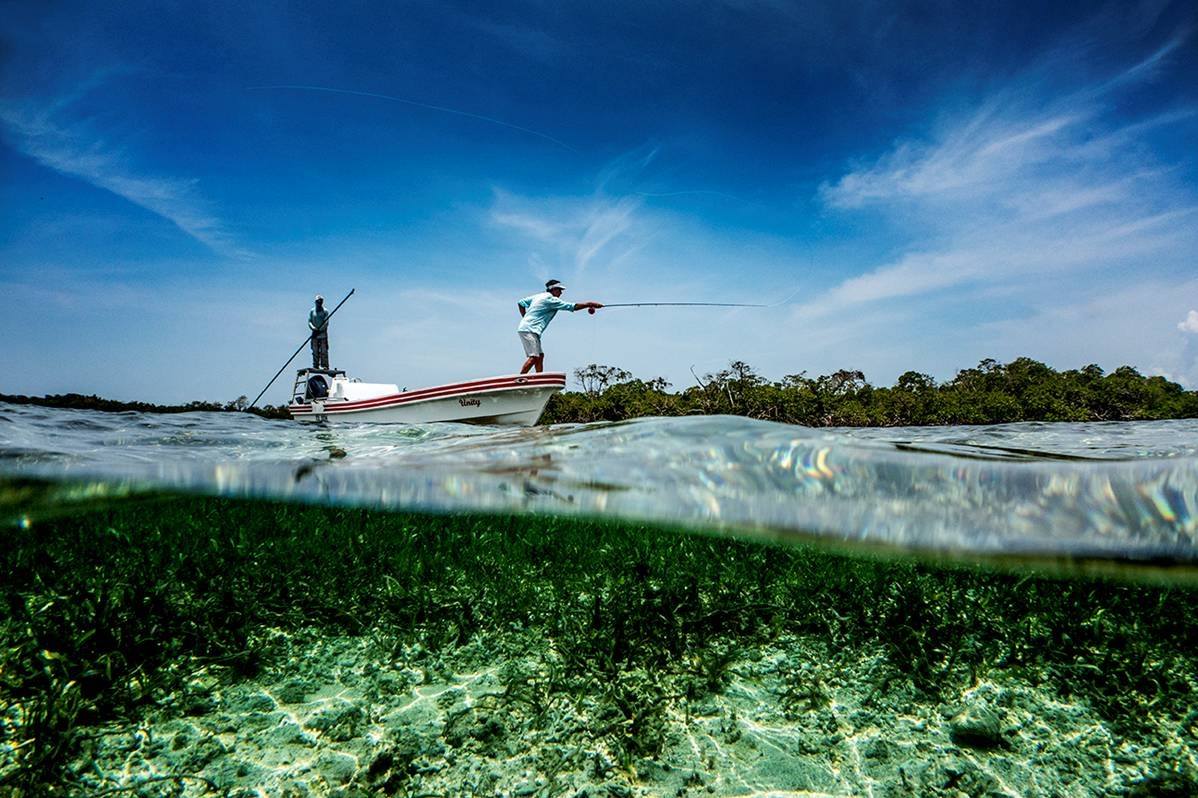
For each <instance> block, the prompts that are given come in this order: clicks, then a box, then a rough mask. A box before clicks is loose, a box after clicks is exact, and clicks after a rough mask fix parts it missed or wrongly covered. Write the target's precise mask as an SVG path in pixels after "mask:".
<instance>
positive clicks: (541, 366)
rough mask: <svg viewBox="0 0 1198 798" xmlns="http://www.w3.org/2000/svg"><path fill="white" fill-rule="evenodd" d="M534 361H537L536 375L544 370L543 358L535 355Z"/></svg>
mask: <svg viewBox="0 0 1198 798" xmlns="http://www.w3.org/2000/svg"><path fill="white" fill-rule="evenodd" d="M536 361H537V364H536V369H537V374H540V373H541V372H542V371H544V370H545V356H544V355H537V357H536Z"/></svg>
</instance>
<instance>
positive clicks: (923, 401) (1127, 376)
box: [542, 357, 1198, 427]
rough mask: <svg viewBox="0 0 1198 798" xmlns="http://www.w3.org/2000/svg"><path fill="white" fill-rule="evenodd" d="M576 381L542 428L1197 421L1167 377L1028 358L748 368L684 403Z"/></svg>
mask: <svg viewBox="0 0 1198 798" xmlns="http://www.w3.org/2000/svg"><path fill="white" fill-rule="evenodd" d="M574 375H575V377H576V378H577V379H578V380H579V382H580V384H582V385H583V387H584V390H583V391H582V392H580V393H575V392H566V393H562V394H559V395H557V396H555V397H553V399H552V400H550V403H549V406H548V408H547V409H546V412H545V415H544V417H543V418H542V421H543V422H544V423H548V424H555V423H562V422H590V421H623V420H625V419H629V418H638V417H643V416H684V415H694V414H717V413H719V414H728V415H739V416H748V417H750V418H758V419H763V420H767V421H781V422H785V423H789V424H804V425H807V426H850V427H863V426H918V425H925V424H1000V423H1006V422H1011V421H1130V420H1140V419H1162V418H1194V417H1198V391H1185V390H1183V389H1182V387H1181V386H1180V385H1178V384H1177V383H1174V382H1170V381H1168V380H1166V379H1165V378H1164V377H1145V376H1143V375H1141V374H1140V373H1139V372H1137V371H1136V370H1135V369H1133V368H1130V367H1128V366H1123V367H1121V368H1118V369H1116V370H1115V371H1113V372H1112V373H1110V374H1104V373H1103V371H1102V369H1100V368H1099V367H1098V366H1094V365H1090V366H1086V367H1085V368H1083V369H1080V370H1073V371H1056V370H1054V369H1052V368H1049V367H1048V366H1046V365H1044V364H1043V363H1040V362H1037V361H1035V360H1032V359H1031V358H1026V357H1021V358H1018V359H1016V360H1013V361H1011V362H1010V363H1007V364H1001V363H998V362H997V361H994V360H990V359H986V360H983V361H982V362H981V363H979V364H978V366H977V367H976V368H971V369H965V370H963V371H961V372H959V373H958V374H957V376H956V377H954V378H953V379H951V380H949V381H948V382H945V383H943V384H939V385H938V384H937V383H936V381H935V380H934V379H932V377H930V376H928V375H927V374H920V373H918V372H915V371H908V372H905V373H904V374H902V375H901V376H900V377H899V378H898V380H897V381H896V382H895V384H894V385H893V386H891V387H888V388H876V387H874V386H872V385H870V384H869V383H868V382H867V381H866V379H865V375H864V374H863V373H862V372H860V371H852V370H849V369H842V370H840V371H836V372H834V373H832V374H829V375H825V376H820V377H815V378H811V377H808V376H807V374H806V372H800V373H798V374H790V375H787V376H785V377H783V378H782V379H781V380H780V381H777V382H771V381H769V380H767V379H765V378H763V377H762V376H760V375H759V374H757V373H756V372H755V371H754V370H753V368H752V367H751V366H749V365H748V364H746V363H743V362H741V361H733V362H732V363H730V364H729V365H728V368H726V369H723V370H721V371H718V372H715V373H714V374H707V375H705V376H703V377H701V378H697V379H696V382H697V385H695V386H693V387H690V388H687V389H685V390H683V391H681V392H678V393H669V392H667V388H669V384H668V383H666V382H665V381H664V380H662V379H660V378H656V379H652V380H648V381H644V380H639V379H635V378H634V377H633V376H632V375H631V374H629V373H628V372H627V371H624V370H622V369H618V368H615V367H612V366H600V365H597V364H594V363H592V364H591V365H589V366H587V367H585V368H582V369H578V370H576V371H575V372H574Z"/></svg>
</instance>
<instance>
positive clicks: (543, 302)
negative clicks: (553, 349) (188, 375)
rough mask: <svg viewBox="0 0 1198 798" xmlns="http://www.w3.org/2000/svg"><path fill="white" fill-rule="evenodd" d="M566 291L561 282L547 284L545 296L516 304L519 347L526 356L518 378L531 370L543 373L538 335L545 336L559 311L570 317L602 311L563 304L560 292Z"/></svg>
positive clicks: (584, 304) (592, 306)
mask: <svg viewBox="0 0 1198 798" xmlns="http://www.w3.org/2000/svg"><path fill="white" fill-rule="evenodd" d="M565 290H566V286H564V285H562V284H561V282H559V281H558V280H550V281H549V282H547V283H545V290H544V292H542V293H540V294H533V295H532V296H526V297H524V299H521V300H520V301H519V302H517V303H516V306H517V307H518V308H519V309H520V316H521V317H522V318H521V320H520V326H519V327H517V328H516V334H517V335H519V336H520V343H522V344H523V345H524V354H526V355H528V359H527V360H525V361H524V365H523V366H522V367H521V368H520V373H521V374H527V373H528V372H529V371H530V370H532V369H536V370H537V372H538V373H539V372H541V371H544V369H545V352H544V351H543V350H542V349H541V333H543V332H545V328H546V327H548V326H549V322H551V321H553V317H554V316H556V315H557V312H558V311H559V310H568V311H570V312H571V313H573V312H574V311H576V310H586V311H589V312H590V313H592V314H593V313H594V312H595V311H596V310H598V309H599V308H601V307H603V305H601V304H599V303H598V302H566V301H565V300H563V299H562V292H563V291H565Z"/></svg>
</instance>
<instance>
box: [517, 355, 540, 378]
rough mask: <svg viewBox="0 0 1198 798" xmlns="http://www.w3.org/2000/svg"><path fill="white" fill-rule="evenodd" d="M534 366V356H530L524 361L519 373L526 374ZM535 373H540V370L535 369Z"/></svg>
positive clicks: (535, 360) (535, 361) (535, 363)
mask: <svg viewBox="0 0 1198 798" xmlns="http://www.w3.org/2000/svg"><path fill="white" fill-rule="evenodd" d="M535 365H537V358H536V356H535V355H532V356H530V357H529V358H528V360H525V361H524V365H523V366H521V367H520V373H521V374H527V373H528V372H529V371H530V370H531V369H532V367H533V366H535ZM537 371H540V369H537Z"/></svg>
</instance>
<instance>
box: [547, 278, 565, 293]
mask: <svg viewBox="0 0 1198 798" xmlns="http://www.w3.org/2000/svg"><path fill="white" fill-rule="evenodd" d="M551 288H560V289H562V290H563V291H565V290H566V284H565V283H563V282H561V281H559V280H550V281H549V282H547V283H545V290H546V291H548V290H549V289H551Z"/></svg>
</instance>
